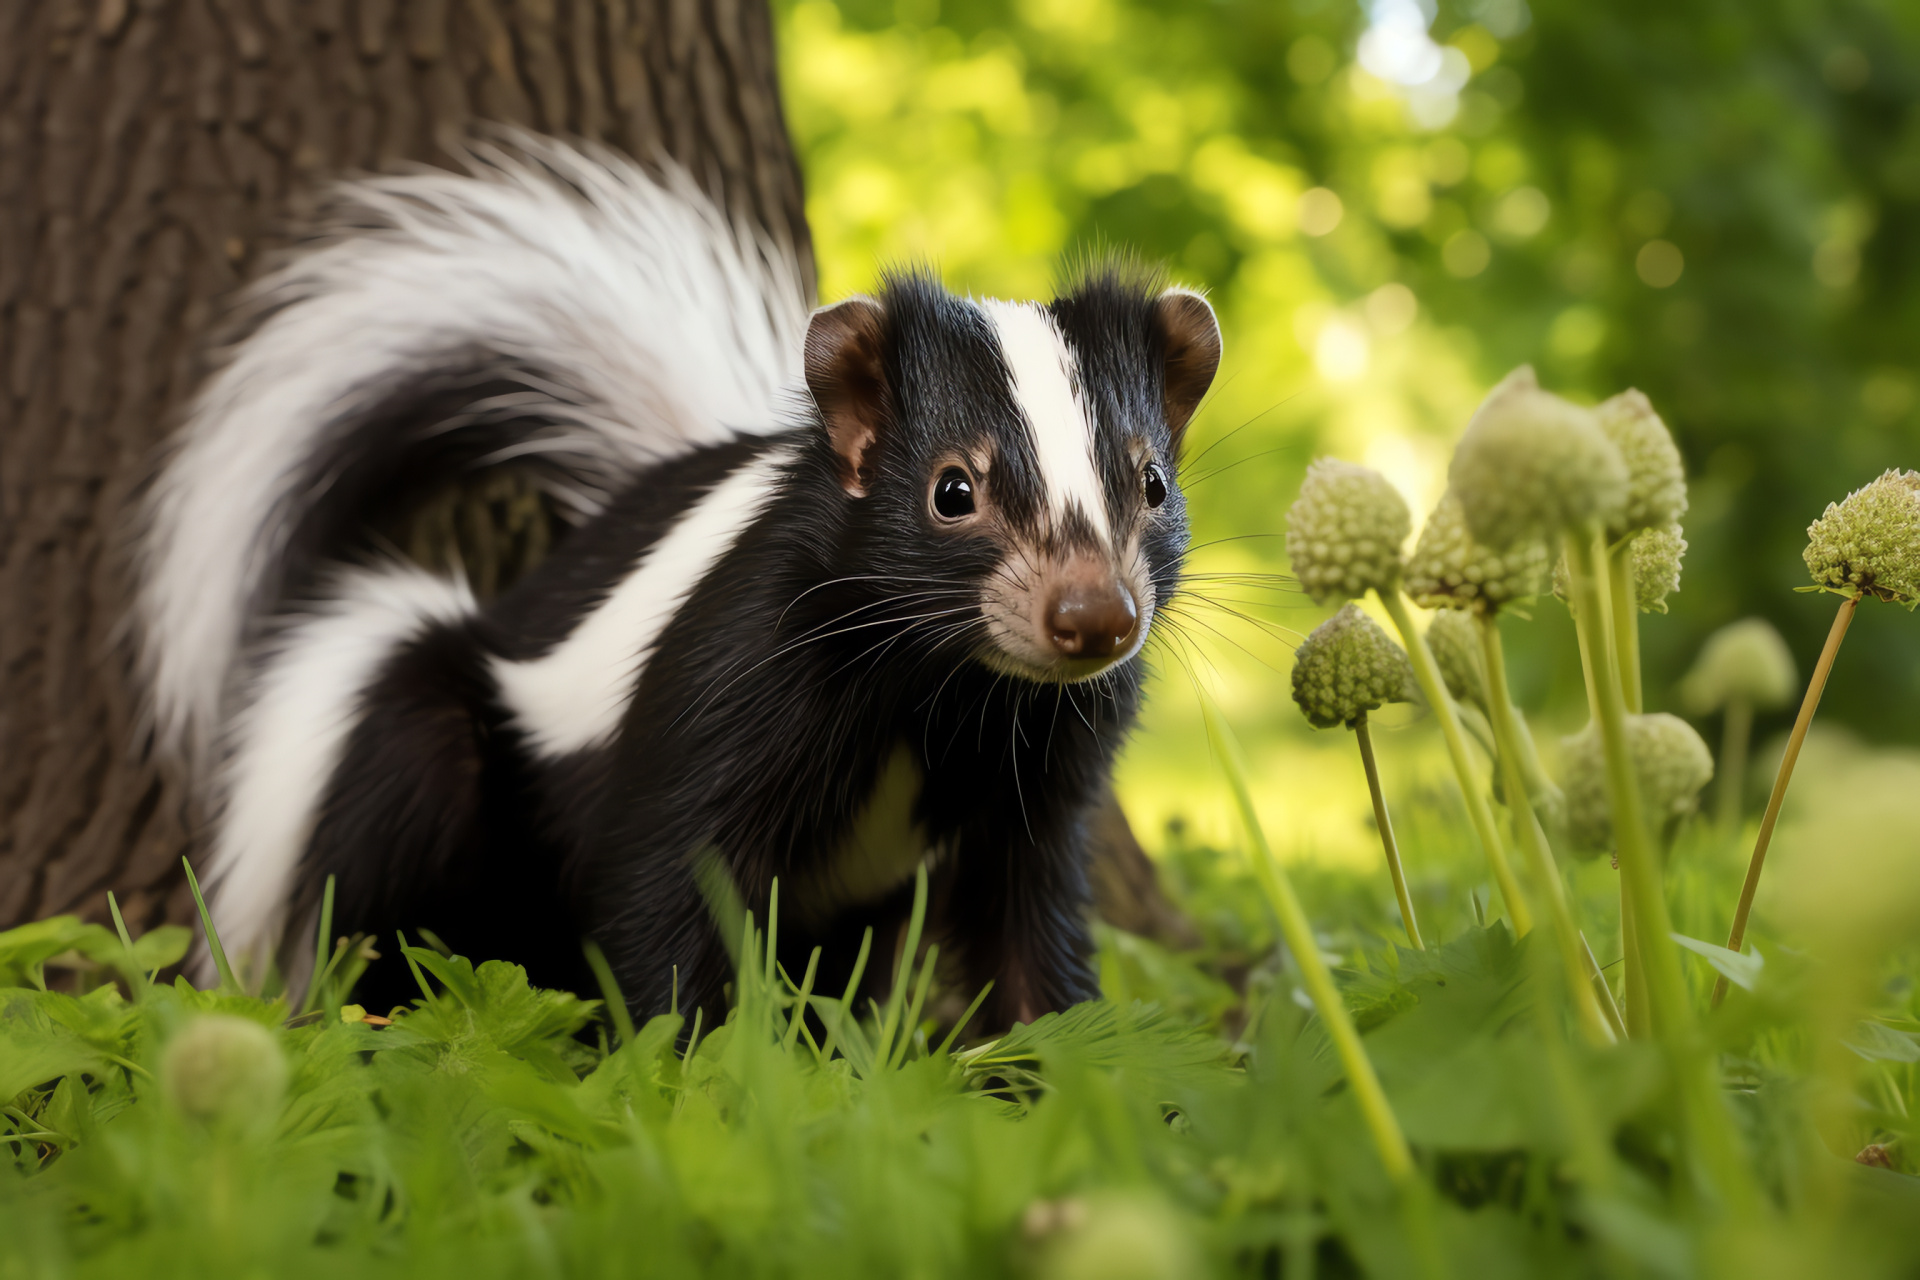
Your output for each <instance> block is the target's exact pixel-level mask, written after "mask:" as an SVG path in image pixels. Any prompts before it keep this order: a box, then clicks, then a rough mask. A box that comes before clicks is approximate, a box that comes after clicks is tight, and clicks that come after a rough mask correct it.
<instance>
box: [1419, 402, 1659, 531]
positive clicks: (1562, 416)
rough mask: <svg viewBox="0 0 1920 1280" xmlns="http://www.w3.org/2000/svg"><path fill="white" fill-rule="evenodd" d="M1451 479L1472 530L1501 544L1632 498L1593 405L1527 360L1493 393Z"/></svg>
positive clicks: (1605, 516)
mask: <svg viewBox="0 0 1920 1280" xmlns="http://www.w3.org/2000/svg"><path fill="white" fill-rule="evenodd" d="M1447 478H1448V480H1449V481H1450V482H1451V483H1452V486H1453V490H1454V492H1455V493H1457V494H1458V495H1459V497H1460V505H1461V508H1462V509H1463V510H1464V511H1465V513H1466V517H1467V527H1468V528H1469V529H1471V530H1472V531H1473V536H1474V537H1475V538H1477V539H1479V540H1480V541H1481V542H1483V543H1485V544H1486V545H1487V546H1489V547H1492V548H1494V549H1495V550H1505V549H1506V548H1508V547H1511V546H1512V545H1513V544H1514V543H1516V542H1519V541H1521V540H1522V539H1526V538H1546V537H1549V536H1551V535H1553V534H1555V533H1558V532H1559V531H1560V530H1562V529H1565V528H1569V527H1572V526H1574V525H1578V524H1581V523H1584V522H1585V521H1587V520H1594V519H1598V520H1601V521H1604V522H1609V523H1610V522H1612V521H1613V520H1615V519H1616V518H1618V515H1619V513H1620V512H1621V511H1622V510H1623V509H1624V508H1625V506H1626V501H1627V467H1626V463H1625V462H1624V461H1623V460H1622V459H1621V457H1620V450H1619V449H1618V448H1616V447H1615V446H1614V443H1613V441H1611V440H1609V439H1607V435H1606V432H1604V431H1602V430H1601V429H1600V424H1599V421H1598V419H1597V418H1596V416H1595V414H1594V412H1593V410H1591V409H1582V408H1581V407H1580V406H1578V405H1576V404H1573V403H1571V402H1570V401H1567V400H1562V399H1561V398H1560V397H1559V396H1556V395H1553V394H1551V393H1550V392H1546V391H1542V390H1541V389H1540V384H1539V382H1537V381H1536V380H1535V379H1534V376H1533V370H1532V369H1531V368H1528V367H1527V366H1524V365H1523V366H1521V367H1520V368H1518V369H1516V370H1514V371H1513V372H1512V373H1510V374H1508V375H1507V377H1506V380H1505V381H1504V382H1502V383H1501V384H1500V385H1499V386H1497V387H1495V388H1494V389H1493V390H1492V392H1490V393H1489V394H1488V396H1487V398H1486V400H1485V401H1484V402H1482V404H1481V405H1480V407H1479V409H1477V410H1475V411H1474V415H1473V420H1472V421H1471V422H1469V423H1468V424H1467V431H1466V434H1465V435H1464V436H1462V437H1461V438H1460V444H1459V446H1458V447H1456V448H1455V449H1454V451H1453V465H1452V466H1451V467H1450V468H1449V469H1448V472H1447Z"/></svg>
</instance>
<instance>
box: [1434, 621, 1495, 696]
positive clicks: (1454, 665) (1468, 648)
mask: <svg viewBox="0 0 1920 1280" xmlns="http://www.w3.org/2000/svg"><path fill="white" fill-rule="evenodd" d="M1477 625H1478V624H1477V623H1475V622H1474V620H1473V619H1472V618H1471V617H1469V616H1468V615H1466V614H1464V613H1461V612H1459V611H1458V610H1455V609H1442V610H1441V611H1440V612H1439V613H1436V614H1434V615H1433V625H1432V626H1430V627H1428V628H1427V649H1428V650H1429V651H1430V652H1431V653H1432V654H1433V665H1434V666H1436V667H1438V668H1440V679H1441V680H1442V681H1443V682H1444V683H1445V684H1446V686H1447V692H1448V693H1450V694H1452V695H1453V696H1454V697H1455V698H1456V699H1458V700H1459V701H1461V702H1465V703H1467V704H1469V705H1471V706H1475V707H1479V708H1480V709H1481V710H1482V711H1485V710H1486V709H1487V660H1486V658H1485V656H1484V655H1482V654H1481V652H1480V637H1479V635H1477V634H1476V633H1475V630H1474V628H1475V627H1476V626H1477Z"/></svg>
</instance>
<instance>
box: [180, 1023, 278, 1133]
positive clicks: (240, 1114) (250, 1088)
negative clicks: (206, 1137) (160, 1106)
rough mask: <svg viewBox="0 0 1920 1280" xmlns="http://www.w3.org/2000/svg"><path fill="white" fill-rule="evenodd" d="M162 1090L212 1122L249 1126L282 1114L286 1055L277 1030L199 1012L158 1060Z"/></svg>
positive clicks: (192, 1114) (231, 1127)
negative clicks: (282, 1051) (282, 1050)
mask: <svg viewBox="0 0 1920 1280" xmlns="http://www.w3.org/2000/svg"><path fill="white" fill-rule="evenodd" d="M160 1090H161V1093H162V1094H164V1095H165V1097H166V1098H167V1100H168V1101H169V1102H171V1103H172V1104H173V1106H174V1107H175V1108H176V1109H177V1110H178V1111H179V1112H180V1113H181V1114H182V1115H184V1116H186V1117H188V1118H189V1119H192V1120H195V1121H198V1122H199V1123H201V1124H204V1125H207V1126H208V1127H210V1128H219V1129H225V1130H228V1131H246V1130H250V1129H256V1128H259V1127H261V1126H263V1125H265V1124H268V1123H271V1122H272V1120H273V1119H274V1118H275V1117H276V1116H278V1115H279V1114H280V1104H281V1102H282V1101H283V1100H284V1099H285V1097H286V1092H287V1059H286V1055H284V1054H283V1053H281V1051H280V1041H279V1040H278V1039H277V1038H276V1037H275V1036H274V1034H273V1032H271V1031H269V1030H267V1028H265V1027H263V1026H261V1025H260V1024H259V1023H257V1022H251V1021H249V1020H247V1019H246V1018H236V1017H233V1016H232V1015H230V1014H224V1013H207V1014H201V1015H200V1016H198V1017H196V1018H195V1019H194V1020H193V1021H191V1022H189V1023H188V1024H187V1025H186V1026H185V1027H184V1028H183V1029H182V1030H181V1031H180V1032H179V1033H178V1034H177V1035H175V1036H174V1037H173V1039H172V1041H171V1042H169V1043H168V1045H167V1049H166V1053H165V1054H164V1055H162V1057H161V1060H160Z"/></svg>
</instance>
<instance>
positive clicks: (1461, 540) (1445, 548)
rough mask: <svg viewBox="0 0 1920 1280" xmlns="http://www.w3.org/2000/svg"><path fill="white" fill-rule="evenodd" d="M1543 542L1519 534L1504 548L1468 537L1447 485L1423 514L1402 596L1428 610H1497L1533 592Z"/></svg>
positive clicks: (1541, 571) (1539, 578) (1542, 564)
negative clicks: (1429, 512) (1496, 548)
mask: <svg viewBox="0 0 1920 1280" xmlns="http://www.w3.org/2000/svg"><path fill="white" fill-rule="evenodd" d="M1546 570H1547V546H1546V543H1545V542H1543V541H1541V540H1540V539H1538V538H1525V539H1522V540H1521V541H1519V542H1516V543H1515V544H1514V545H1513V546H1511V547H1509V548H1508V549H1507V550H1505V551H1494V550H1492V549H1490V548H1488V547H1484V546H1482V545H1481V544H1480V543H1478V542H1476V541H1474V538H1473V534H1472V533H1471V532H1470V531H1469V530H1468V529H1467V517H1466V513H1465V512H1464V511H1462V510H1461V509H1460V499H1459V498H1458V497H1456V496H1455V495H1454V493H1453V491H1452V490H1451V489H1449V490H1448V491H1447V492H1446V493H1445V494H1444V495H1442V497H1441V499H1440V503H1439V505H1438V506H1436V507H1434V509H1433V514H1432V515H1430V516H1428V517H1427V524H1426V527H1425V528H1424V529H1422V530H1421V531H1420V540H1419V541H1418V542H1416V543H1415V544H1414V547H1413V555H1412V556H1411V557H1410V558H1409V559H1408V561H1407V594H1408V595H1410V596H1412V597H1413V598H1414V599H1415V600H1416V601H1418V602H1419V603H1420V604H1421V605H1423V606H1425V607H1426V608H1429V609H1481V610H1485V611H1491V610H1494V609H1498V608H1499V607H1500V606H1501V605H1503V604H1506V603H1507V602H1508V601H1510V600H1520V599H1524V598H1526V597H1528V596H1533V595H1538V594H1539V593H1540V589H1541V586H1542V585H1543V584H1544V583H1545V581H1546V576H1547V574H1546Z"/></svg>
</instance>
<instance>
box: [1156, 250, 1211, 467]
mask: <svg viewBox="0 0 1920 1280" xmlns="http://www.w3.org/2000/svg"><path fill="white" fill-rule="evenodd" d="M1153 308H1154V320H1155V322H1156V323H1157V324H1158V325H1159V326H1160V337H1161V340H1162V341H1163V343H1164V344H1165V350H1166V360H1167V366H1166V369H1165V370H1164V372H1163V373H1162V376H1161V384H1160V385H1161V387H1162V393H1161V394H1162V396H1163V398H1164V401H1165V408H1166V413H1167V429H1168V430H1169V431H1171V432H1172V433H1173V450H1174V452H1175V453H1176V454H1177V453H1178V452H1179V451H1180V438H1181V437H1182V436H1183V435H1185V434H1186V430H1187V423H1188V422H1190V421H1192V420H1193V411H1194V410H1195V409H1197V408H1199V407H1200V398H1201V397H1202V396H1204V395H1206V394H1207V388H1208V387H1210V386H1212V385H1213V375H1214V374H1215V373H1216V372H1218V371H1219V368H1220V322H1219V321H1218V320H1215V319H1214V317H1213V308H1212V307H1210V306H1208V305H1207V300H1206V299H1205V298H1203V297H1201V296H1200V295H1199V294H1197V293H1195V292H1194V291H1193V290H1191V289H1180V288H1173V289H1168V290H1166V291H1165V292H1164V293H1162V294H1161V295H1160V296H1159V297H1158V298H1157V299H1155V300H1154V304H1153Z"/></svg>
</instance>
